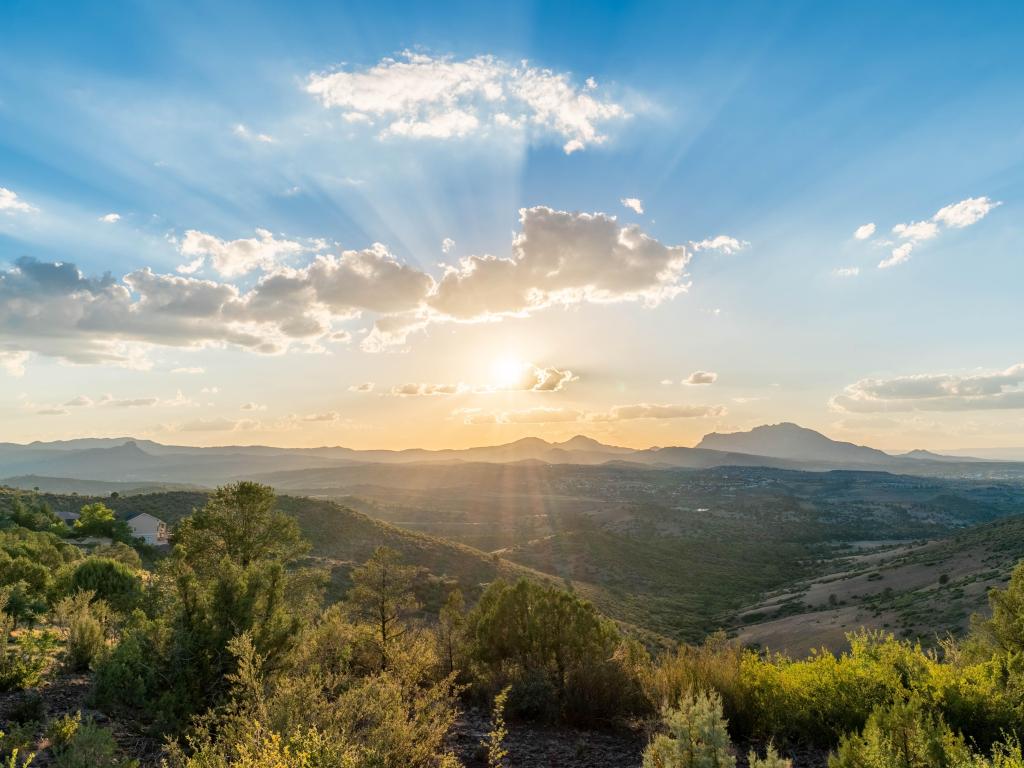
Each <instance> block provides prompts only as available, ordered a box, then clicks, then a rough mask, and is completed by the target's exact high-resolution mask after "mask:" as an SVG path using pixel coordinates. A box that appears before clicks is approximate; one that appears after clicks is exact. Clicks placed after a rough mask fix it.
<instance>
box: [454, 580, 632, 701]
mask: <svg viewBox="0 0 1024 768" xmlns="http://www.w3.org/2000/svg"><path fill="white" fill-rule="evenodd" d="M466 623H467V627H466V633H467V638H468V645H469V649H468V652H469V654H470V657H471V660H472V661H473V662H474V663H475V665H477V666H478V667H479V668H480V671H482V672H483V673H484V674H485V676H486V677H488V678H490V679H491V680H492V681H493V684H494V685H495V686H496V687H497V688H500V687H504V685H505V684H507V682H509V680H508V679H507V674H508V670H509V669H510V668H511V669H513V670H515V672H514V674H515V675H517V676H518V677H519V684H518V685H514V686H513V690H512V697H511V698H512V699H513V700H514V701H515V704H516V709H517V710H518V711H519V712H520V714H531V713H532V714H534V715H542V714H545V710H546V707H547V704H546V703H545V702H544V701H543V700H542V699H543V697H544V695H545V694H544V693H543V690H544V689H545V688H546V689H548V690H550V691H553V695H554V698H555V701H554V702H553V704H554V706H555V707H556V708H557V709H558V710H559V712H560V713H562V714H569V712H568V711H567V709H566V707H567V703H568V698H569V694H570V693H572V694H573V696H574V697H575V702H576V704H575V706H574V708H582V707H586V706H590V705H593V704H594V703H595V702H596V701H597V700H598V699H606V698H607V696H605V695H604V694H611V695H618V693H615V692H613V691H612V690H611V689H612V688H616V687H620V683H621V681H620V680H618V679H616V678H615V676H614V674H613V673H614V672H616V668H615V667H614V663H613V662H612V657H613V655H614V652H615V648H616V645H617V643H618V639H619V637H618V632H617V631H616V629H615V627H614V625H613V624H612V623H611V622H610V621H608V620H607V619H606V618H604V617H603V616H602V615H601V614H600V613H598V612H597V610H596V609H595V608H594V606H593V605H591V604H590V603H588V602H587V601H585V600H581V599H580V598H578V597H576V596H575V595H573V594H571V593H569V592H566V591H564V590H561V589H558V588H556V587H552V586H542V585H540V584H536V583H534V582H529V581H526V580H521V581H519V582H518V583H516V584H515V585H509V584H507V583H506V582H503V581H497V582H494V583H493V584H491V585H490V586H489V587H488V588H487V589H486V590H485V591H484V594H483V595H482V596H481V598H480V601H479V603H478V604H477V605H476V607H475V608H474V609H473V611H472V612H471V613H470V615H469V616H468V617H467V620H466ZM570 681H571V684H570ZM602 688H603V689H604V690H603V691H602V690H600V689H602ZM517 689H521V690H517ZM527 689H533V692H532V693H528V694H527V693H526V690H527ZM619 693H621V688H620V691H619ZM598 694H602V696H598ZM524 696H525V697H526V698H528V699H529V701H526V700H524V698H523V697H524ZM588 699H589V700H590V701H588ZM510 703H512V701H510ZM524 705H527V706H526V707H525V708H524ZM532 705H537V706H536V707H534V706H532Z"/></svg>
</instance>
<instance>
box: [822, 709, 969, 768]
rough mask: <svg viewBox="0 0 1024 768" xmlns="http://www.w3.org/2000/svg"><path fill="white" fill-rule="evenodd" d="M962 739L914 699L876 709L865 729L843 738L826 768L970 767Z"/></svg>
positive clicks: (938, 717) (967, 752)
mask: <svg viewBox="0 0 1024 768" xmlns="http://www.w3.org/2000/svg"><path fill="white" fill-rule="evenodd" d="M970 763H971V753H970V751H969V750H968V749H967V746H966V745H965V744H964V740H963V738H962V737H960V736H958V735H957V734H954V733H953V731H952V730H951V729H950V727H949V726H948V725H946V723H945V722H944V721H943V720H942V718H941V717H940V716H938V715H936V714H935V713H933V712H929V711H927V709H926V708H925V706H924V704H923V703H922V702H921V700H920V699H919V698H917V697H913V698H910V699H908V700H907V701H901V702H897V703H894V704H892V705H889V706H887V707H879V708H877V709H876V710H875V711H874V712H872V713H871V716H870V717H869V718H868V721H867V724H866V725H865V726H864V730H863V732H862V733H859V734H851V735H849V736H847V737H845V738H844V739H843V740H842V742H841V743H840V745H839V750H838V752H837V753H836V754H835V755H833V756H832V757H830V758H829V761H828V765H829V768H916V767H917V766H920V768H954V767H959V766H964V768H966V766H968V765H970Z"/></svg>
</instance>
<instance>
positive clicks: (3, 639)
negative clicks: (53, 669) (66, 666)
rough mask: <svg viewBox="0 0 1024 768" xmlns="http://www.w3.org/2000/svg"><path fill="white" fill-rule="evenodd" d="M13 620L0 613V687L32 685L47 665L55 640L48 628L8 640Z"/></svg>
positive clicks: (10, 688) (40, 678) (40, 676)
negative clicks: (45, 630) (47, 630)
mask: <svg viewBox="0 0 1024 768" xmlns="http://www.w3.org/2000/svg"><path fill="white" fill-rule="evenodd" d="M13 625H14V622H13V620H12V619H11V618H10V617H9V616H7V615H6V614H4V613H0V691H19V690H22V689H24V688H33V687H35V686H37V685H39V683H40V682H41V681H42V679H43V676H44V675H45V674H46V671H47V670H48V669H49V668H50V664H51V661H52V653H53V650H54V647H55V646H56V640H55V639H54V637H53V635H52V634H50V633H49V632H24V633H22V634H20V635H19V636H18V637H17V638H16V639H15V640H14V642H11V641H10V636H11V629H12V628H13Z"/></svg>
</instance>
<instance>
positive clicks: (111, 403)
mask: <svg viewBox="0 0 1024 768" xmlns="http://www.w3.org/2000/svg"><path fill="white" fill-rule="evenodd" d="M159 402H160V398H158V397H131V398H115V397H113V396H112V395H104V396H103V397H101V398H100V399H99V400H98V401H97V403H96V404H97V405H102V406H106V407H109V408H152V407H153V406H154V405H157V404H158V403H159Z"/></svg>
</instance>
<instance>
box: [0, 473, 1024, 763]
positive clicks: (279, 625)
mask: <svg viewBox="0 0 1024 768" xmlns="http://www.w3.org/2000/svg"><path fill="white" fill-rule="evenodd" d="M117 501H119V500H112V502H117ZM92 504H93V502H90V501H88V500H86V506H89V505H92ZM40 509H41V507H40V506H39V503H38V502H37V501H32V500H31V499H29V500H28V502H26V503H23V504H22V507H21V509H20V511H17V512H16V513H15V514H16V515H17V516H19V519H21V520H23V521H25V522H28V523H30V524H32V525H33V526H36V527H39V526H42V529H40V530H36V529H35V528H29V527H26V526H24V525H20V524H18V523H16V522H15V521H14V517H13V516H11V515H5V516H4V518H3V525H2V526H0V553H2V554H0V565H2V568H0V574H2V576H3V579H4V584H3V586H2V587H0V589H2V590H3V591H2V593H0V595H2V603H0V609H2V612H0V633H2V635H3V642H2V646H0V690H4V691H20V692H21V693H20V694H18V695H21V696H24V697H25V698H24V699H23V700H20V702H21V703H20V704H19V709H18V712H19V713H20V714H18V717H17V722H15V719H14V718H13V717H11V720H12V723H13V724H14V725H16V726H17V727H11V728H7V727H5V730H6V731H8V734H9V736H8V738H7V739H6V740H5V741H4V742H3V744H2V745H0V749H2V750H3V752H2V753H0V759H2V760H7V761H10V760H11V759H14V760H21V761H22V762H24V758H25V757H26V756H27V755H29V754H31V753H33V752H37V753H39V757H37V758H36V759H37V760H40V761H43V762H45V763H46V764H52V765H57V766H67V767H68V768H76V767H77V766H86V765H90V766H93V765H94V766H110V767H114V766H119V767H126V766H129V765H132V762H131V761H132V759H133V758H138V757H139V755H138V754H134V753H132V754H129V753H128V752H129V751H128V750H126V749H125V747H126V744H125V743H123V742H124V740H123V739H122V734H123V733H125V732H126V731H127V732H131V733H132V734H134V735H133V737H132V738H137V739H140V740H142V741H144V742H145V743H148V744H159V743H163V744H165V745H166V746H165V747H164V751H163V758H164V759H166V761H167V764H168V766H170V768H277V767H278V766H285V765H286V766H305V767H306V768H335V767H336V766H346V767H348V766H351V768H357V767H358V768H362V767H363V766H373V767H377V766H379V767H380V768H400V767H401V768H404V767H405V766H412V767H413V768H455V767H456V766H458V765H460V762H459V758H458V756H457V755H456V754H455V753H454V751H453V747H452V743H451V740H450V734H451V732H452V729H453V725H454V724H455V723H456V720H457V718H458V717H459V711H460V709H461V708H464V707H480V708H482V709H490V710H491V712H492V723H491V731H490V734H489V735H488V736H487V738H485V739H484V743H483V744H482V745H481V747H480V749H481V750H482V751H481V754H480V759H481V760H486V761H487V762H488V763H489V764H490V765H491V766H492V768H497V767H498V766H501V765H503V764H505V763H506V762H509V761H511V762H512V764H515V762H516V755H515V754H514V752H513V751H512V750H513V747H511V746H510V744H509V734H510V733H512V734H514V733H515V731H516V729H517V728H520V727H524V726H523V724H524V723H526V722H528V721H536V722H539V723H543V724H546V726H547V727H551V728H565V727H567V726H568V725H587V726H589V727H600V728H604V729H615V728H618V727H622V726H623V725H624V724H626V723H630V722H632V723H637V722H640V723H646V724H647V725H648V727H649V728H651V730H652V731H653V732H654V736H653V738H652V740H651V741H650V744H649V746H648V748H647V750H646V752H645V753H644V755H643V756H642V760H643V764H644V766H646V768H691V767H693V768H698V767H704V766H710V767H714V766H719V767H720V768H728V767H731V766H735V765H736V764H737V762H740V763H742V760H740V759H739V758H738V754H739V748H738V746H737V745H743V752H744V753H745V752H747V749H748V747H750V746H752V747H753V752H752V753H751V754H749V755H747V763H748V764H749V765H750V766H752V767H753V768H789V767H790V766H791V764H793V763H792V761H791V758H790V755H791V754H792V752H793V750H795V749H797V748H800V749H803V750H812V751H813V750H817V751H818V752H819V753H821V754H825V753H827V752H831V753H832V757H831V763H830V765H831V766H832V768H897V767H898V768H916V767H918V766H920V768H926V767H927V768H931V766H948V768H1024V760H1022V758H1021V753H1020V748H1019V744H1020V739H1021V738H1022V737H1024V565H1021V566H1020V567H1018V568H1017V570H1016V571H1014V573H1013V575H1012V578H1011V579H1010V580H1009V581H1008V582H1007V583H1006V585H1005V588H1001V589H997V590H995V591H993V592H992V593H991V595H990V603H991V615H990V616H989V617H988V618H985V619H977V620H976V621H975V622H974V625H973V628H972V630H971V632H970V633H969V634H968V635H966V636H965V637H962V638H959V639H955V638H953V637H950V638H948V639H947V640H945V641H944V642H943V643H942V645H941V647H939V648H926V647H923V646H922V645H921V644H919V643H918V642H916V641H912V640H908V639H900V638H897V637H894V636H893V635H892V634H889V633H884V632H880V631H858V632H854V633H852V634H851V635H850V636H849V638H848V643H849V645H848V648H847V649H846V650H844V651H843V652H842V653H840V654H833V653H829V652H825V651H821V652H816V653H812V654H810V655H807V656H799V657H792V656H789V655H785V654H779V653H769V652H766V651H761V650H756V649H753V648H749V647H747V648H745V647H743V646H741V645H740V644H739V643H737V642H736V641H734V640H730V639H729V638H728V637H726V636H725V635H724V634H721V633H719V634H715V635H712V636H710V637H708V638H707V639H706V640H705V641H704V642H703V643H701V644H699V645H688V644H682V645H679V646H678V647H675V648H673V649H672V650H670V651H664V650H662V649H660V648H659V646H658V645H657V644H646V645H645V644H644V642H642V639H641V638H642V637H643V636H642V635H641V636H640V637H638V636H637V634H636V633H635V632H634V631H633V630H632V628H630V627H629V626H628V625H623V624H617V623H615V622H614V621H612V620H611V619H609V618H608V617H607V616H605V615H604V614H603V613H602V612H601V611H600V609H599V605H597V604H595V602H592V601H591V600H589V599H587V598H588V595H587V593H586V591H585V590H582V589H581V590H566V589H562V588H560V587H558V586H556V585H555V584H554V583H553V582H552V580H550V579H546V578H544V577H543V575H541V574H539V573H537V572H535V571H531V570H528V569H524V568H517V567H515V566H512V565H510V564H508V563H505V562H504V561H502V560H501V559H500V558H491V557H487V556H484V555H482V553H476V552H474V551H473V550H471V549H470V548H468V547H459V546H457V545H451V544H446V543H444V542H439V541H438V540H436V539H432V538H431V537H427V536H422V535H417V534H411V533H407V532H403V531H399V530H398V529H395V528H393V527H392V526H389V525H386V524H383V523H379V522H374V521H372V520H369V519H368V518H365V517H364V516H362V515H359V514H358V513H354V512H350V511H346V510H343V509H342V508H340V507H338V506H336V505H334V504H332V503H330V502H316V501H309V502H305V501H302V500H296V499H287V498H286V499H277V498H275V496H274V494H273V492H272V491H271V490H270V489H269V488H267V487H265V486H261V485H259V484H256V483H251V482H240V483H235V484H233V485H229V486H226V487H223V488H219V489H217V490H216V491H215V492H213V493H212V494H210V495H209V496H207V497H204V503H203V504H202V506H200V507H198V508H196V509H194V511H192V512H191V513H190V514H184V515H182V516H180V517H179V518H178V525H177V528H176V531H175V538H174V540H175V546H174V548H173V549H172V550H171V551H170V552H169V553H168V554H166V556H164V557H162V558H160V559H159V560H158V561H157V562H155V563H150V568H149V570H141V569H140V568H139V567H138V566H139V565H140V564H141V563H142V562H145V561H143V560H137V559H136V557H137V553H136V552H134V550H131V549H130V548H127V545H124V546H123V547H120V548H118V547H115V546H114V545H109V548H108V549H106V550H103V551H102V554H99V555H98V554H96V553H95V551H94V552H93V553H92V554H89V553H87V552H86V551H85V550H84V547H83V546H81V545H80V544H81V541H80V540H78V539H76V537H75V536H74V535H71V534H72V532H69V531H67V530H64V531H61V532H55V531H51V530H49V528H48V525H49V524H48V523H46V519H45V514H42V513H41V512H39V510H40ZM26 510H35V511H34V512H32V513H31V514H29V513H28V512H26ZM291 510H295V511H298V514H291V513H290V511H291ZM107 511H109V510H107ZM37 513H38V514H37ZM40 515H42V516H40ZM90 515H91V518H92V522H90V523H89V525H90V526H91V525H94V524H99V523H97V522H96V521H99V522H100V523H103V524H104V525H105V524H106V522H103V521H107V522H109V520H108V517H109V516H108V515H107V512H105V511H103V510H102V509H101V510H93V512H92V513H90ZM304 528H310V529H315V530H317V531H318V533H319V535H318V537H317V538H315V539H314V540H313V542H312V543H311V542H310V541H309V540H308V539H307V538H306V537H305V536H304V535H303V529H304ZM339 529H340V530H339ZM602 535H604V534H602ZM344 536H348V537H349V538H348V539H347V540H346V541H344V543H342V542H341V539H342V537H344ZM75 541H79V544H76V543H74V542H75ZM331 548H333V551H335V552H336V553H337V551H338V550H339V549H342V548H345V549H344V551H345V553H346V554H354V553H365V556H364V557H363V559H362V562H361V563H360V564H359V565H354V564H353V563H351V562H350V561H349V560H348V559H344V560H342V559H341V558H338V559H335V560H333V561H332V560H330V559H329V558H328V556H327V555H326V552H327V551H329V550H330V549H331ZM147 557H148V555H147ZM4 558H6V559H4ZM37 563H38V564H42V565H43V567H42V569H41V570H40V569H39V568H33V567H31V566H32V565H34V564H37ZM428 563H433V564H434V567H433V568H431V567H430V566H428V565H427V564H428ZM328 569H330V571H331V573H330V574H329V573H328ZM876 572H877V573H882V574H883V575H884V574H885V569H884V568H881V569H869V570H868V571H867V572H866V573H865V576H867V575H869V574H871V573H876ZM947 572H951V571H949V570H947V569H943V570H941V571H937V572H936V573H935V574H934V578H933V581H934V583H935V585H936V588H942V589H949V588H950V587H951V585H952V584H953V583H954V582H955V577H953V578H951V579H949V580H948V581H947V582H946V583H943V584H940V581H939V575H940V573H947ZM503 576H504V577H506V578H502V577H503ZM474 579H476V581H474ZM882 581H883V582H884V578H883V580H882ZM872 583H874V582H872ZM826 594H832V592H826ZM334 595H337V596H338V597H340V598H341V599H338V600H334V601H332V600H330V599H327V600H325V596H327V597H328V598H329V597H331V596H334ZM836 602H837V603H839V602H841V598H838V597H837V600H836ZM68 675H78V676H82V675H85V676H87V680H88V685H89V693H88V698H87V701H86V702H84V705H81V708H82V712H85V713H86V714H85V716H81V715H77V714H76V713H77V711H78V707H79V705H76V708H75V709H73V710H71V711H65V712H63V713H54V712H53V710H52V709H50V708H48V707H47V706H44V705H43V704H42V702H43V700H44V699H45V698H46V696H47V691H48V687H49V686H51V685H54V684H56V683H57V682H58V681H60V680H61V679H64V677H65V676H68ZM33 692H35V693H33ZM33 695H35V696H36V698H32V696H33ZM85 707H90V708H98V709H100V710H101V711H102V712H103V713H105V715H106V716H107V717H109V718H112V720H111V723H112V724H115V725H116V727H109V728H108V727H107V723H106V722H105V721H103V720H102V718H99V719H94V718H91V717H89V716H88V713H87V712H86V709H85ZM11 711H14V710H13V709H5V710H4V712H3V714H4V715H5V716H9V714H8V713H9V712H11ZM62 715H63V716H62ZM48 716H49V717H48ZM506 718H507V720H506ZM485 729H486V727H485ZM44 735H45V737H46V738H44ZM15 749H18V750H19V752H18V753H17V754H18V755H20V756H21V757H13V758H12V755H13V754H14V750H15ZM153 749H154V751H155V750H157V749H158V748H157V747H155V746H154V747H153ZM636 761H637V763H639V762H640V761H641V755H640V750H637V753H636ZM801 768H802V767H801Z"/></svg>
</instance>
